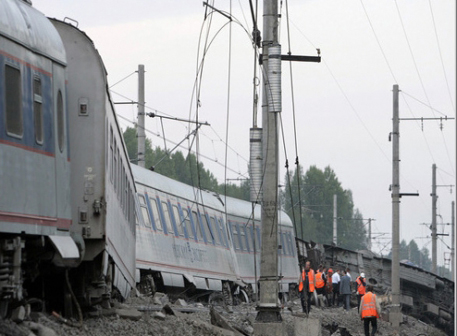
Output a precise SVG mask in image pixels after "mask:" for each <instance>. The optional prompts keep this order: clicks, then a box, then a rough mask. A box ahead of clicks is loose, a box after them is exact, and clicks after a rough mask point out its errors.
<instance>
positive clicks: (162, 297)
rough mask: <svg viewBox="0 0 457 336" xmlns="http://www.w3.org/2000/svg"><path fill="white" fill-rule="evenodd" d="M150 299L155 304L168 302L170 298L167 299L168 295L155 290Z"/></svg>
mask: <svg viewBox="0 0 457 336" xmlns="http://www.w3.org/2000/svg"><path fill="white" fill-rule="evenodd" d="M152 301H153V303H154V304H157V305H164V304H167V303H168V302H170V300H169V299H168V295H167V294H164V293H161V292H156V293H155V294H154V297H153V298H152Z"/></svg>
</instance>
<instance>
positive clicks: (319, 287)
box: [315, 265, 328, 302]
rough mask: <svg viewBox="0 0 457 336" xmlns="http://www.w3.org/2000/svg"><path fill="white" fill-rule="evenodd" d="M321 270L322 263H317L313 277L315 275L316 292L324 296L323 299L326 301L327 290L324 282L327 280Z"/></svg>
mask: <svg viewBox="0 0 457 336" xmlns="http://www.w3.org/2000/svg"><path fill="white" fill-rule="evenodd" d="M323 270H324V268H323V267H322V265H319V268H318V270H317V272H316V275H315V277H316V284H315V287H316V293H317V294H321V295H323V296H324V297H325V301H326V302H328V299H327V292H326V291H325V284H326V282H327V278H326V276H325V273H324V272H323Z"/></svg>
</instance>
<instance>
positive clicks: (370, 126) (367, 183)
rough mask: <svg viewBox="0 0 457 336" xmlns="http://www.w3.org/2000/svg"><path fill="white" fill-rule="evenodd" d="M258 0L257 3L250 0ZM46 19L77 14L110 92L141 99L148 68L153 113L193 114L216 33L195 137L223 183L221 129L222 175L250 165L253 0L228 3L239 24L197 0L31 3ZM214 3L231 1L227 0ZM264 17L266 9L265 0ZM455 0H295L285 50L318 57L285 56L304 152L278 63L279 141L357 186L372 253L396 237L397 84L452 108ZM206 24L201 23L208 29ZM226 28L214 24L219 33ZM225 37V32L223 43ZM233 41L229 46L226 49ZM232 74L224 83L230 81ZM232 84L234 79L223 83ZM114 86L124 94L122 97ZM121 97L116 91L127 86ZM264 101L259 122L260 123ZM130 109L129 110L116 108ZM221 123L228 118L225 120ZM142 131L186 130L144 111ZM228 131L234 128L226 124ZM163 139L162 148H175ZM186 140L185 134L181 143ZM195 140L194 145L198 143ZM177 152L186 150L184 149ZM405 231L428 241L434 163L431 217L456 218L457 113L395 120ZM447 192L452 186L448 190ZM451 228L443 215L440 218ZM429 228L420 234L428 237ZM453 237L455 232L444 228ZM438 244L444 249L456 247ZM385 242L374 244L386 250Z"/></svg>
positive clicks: (175, 134) (438, 107) (433, 105)
mask: <svg viewBox="0 0 457 336" xmlns="http://www.w3.org/2000/svg"><path fill="white" fill-rule="evenodd" d="M254 3H255V2H254ZM283 3H284V7H283V8H282V19H281V25H280V31H281V41H280V42H281V44H282V50H283V54H285V53H287V52H288V51H289V45H288V31H287V15H286V8H285V3H286V2H285V1H284V2H283ZM33 4H34V6H35V7H36V8H37V9H39V10H40V11H42V12H43V13H44V14H45V15H47V16H49V17H54V18H57V19H61V20H63V19H64V18H65V17H69V18H71V19H73V20H75V21H77V22H78V27H79V28H80V29H81V30H83V31H85V32H86V33H87V34H88V36H89V37H90V38H91V39H92V40H93V41H94V43H95V46H96V48H97V49H98V50H99V52H100V54H101V56H102V58H103V61H104V63H105V66H106V69H107V71H108V81H109V83H110V85H113V84H115V83H117V82H119V81H120V80H122V79H123V78H125V77H127V76H129V75H131V76H130V77H128V78H127V79H125V80H123V81H121V82H120V83H118V84H116V85H114V86H113V87H112V90H113V93H112V96H113V98H114V100H115V101H126V99H125V98H123V97H122V96H125V97H127V98H128V99H131V100H137V83H138V82H137V81H138V79H137V75H136V74H134V72H135V71H136V70H137V68H138V64H144V65H145V69H146V105H147V106H148V109H147V111H153V110H154V109H155V110H157V111H158V113H160V114H163V115H169V116H173V117H178V118H185V119H188V118H191V119H195V115H196V103H195V99H193V100H192V93H193V89H194V82H195V75H196V68H197V62H201V56H202V49H200V54H199V55H200V56H199V57H200V59H197V54H198V43H199V37H200V32H201V31H202V32H203V33H202V37H201V38H202V41H205V39H206V36H207V35H208V34H209V41H211V40H212V39H213V38H214V41H213V42H212V44H211V46H210V47H209V49H208V52H207V54H206V58H205V64H204V70H203V76H202V78H201V95H200V99H199V102H200V108H199V120H201V121H208V122H209V123H210V124H211V127H208V126H203V127H202V129H201V133H200V137H199V148H200V154H201V155H204V156H205V157H207V158H208V159H206V158H205V157H203V156H202V157H201V159H202V160H203V162H204V165H205V167H207V168H209V169H210V170H212V171H213V172H214V174H215V175H216V177H217V178H218V180H219V182H223V180H224V175H225V172H224V169H223V166H224V162H225V145H224V142H225V139H226V138H228V145H229V146H230V148H229V149H228V155H227V158H228V167H229V170H227V178H229V179H235V178H239V177H243V176H244V177H246V176H247V160H248V159H249V128H250V127H252V125H253V117H252V115H253V113H252V111H253V108H252V101H253V99H252V98H253V94H252V92H253V87H252V83H253V62H254V61H253V50H252V47H251V42H250V40H249V35H248V34H247V33H246V31H247V32H251V31H252V20H251V14H250V12H249V2H248V1H247V0H244V1H241V0H239V1H232V13H233V17H234V19H235V20H234V21H233V23H232V25H230V24H228V19H227V18H225V17H224V16H222V15H221V14H214V15H211V16H210V18H212V19H213V20H212V22H211V27H210V29H209V30H208V22H209V20H206V21H204V19H205V17H204V14H205V8H204V7H203V6H202V1H201V0H199V1H196V0H193V1H190V0H185V1H184V0H181V1H150V0H130V1H116V2H113V1H107V0H90V1H89V0H78V1H76V0H73V1H70V0H67V1H61V0H59V1H57V0H33ZM213 5H214V6H215V7H217V8H219V9H220V10H223V11H230V2H229V1H216V2H215V3H214V4H213ZM259 6H260V8H259V20H258V24H259V28H260V29H262V17H261V13H262V8H261V4H260V5H259ZM455 7H456V2H455V1H450V0H414V1H412V0H388V1H378V0H348V1H341V0H300V1H299V0H290V1H289V14H290V15H289V27H290V41H291V42H290V44H291V45H290V50H291V52H292V54H294V55H310V56H315V55H316V54H317V53H316V48H319V49H320V50H321V56H322V63H295V64H293V65H292V74H293V93H294V98H295V99H294V106H295V120H296V130H297V143H298V153H296V152H295V146H294V141H295V138H294V128H293V117H292V116H293V111H292V106H293V105H292V98H291V97H292V94H291V92H292V90H291V84H290V83H291V81H290V71H289V64H288V63H286V62H283V112H282V120H283V127H284V130H285V132H284V133H285V134H284V138H285V148H286V150H287V158H288V159H289V162H290V165H291V167H292V168H293V163H294V161H295V156H296V155H298V156H299V160H300V163H301V164H302V165H303V166H304V169H305V170H307V169H308V167H309V166H310V165H316V166H317V167H318V168H320V169H324V168H325V167H326V166H330V167H331V168H332V169H333V170H334V171H335V173H336V175H337V177H338V178H339V181H340V182H341V184H342V186H343V188H345V189H350V190H352V192H353V198H354V203H355V206H356V207H357V208H358V209H359V210H360V212H361V213H362V214H363V216H364V218H374V219H375V221H374V222H373V233H374V234H373V236H374V237H377V236H379V235H378V234H377V233H380V232H383V233H387V234H385V235H384V236H383V237H381V238H386V237H387V239H381V238H380V239H376V240H374V250H376V251H381V250H382V249H383V246H384V245H385V244H387V243H389V242H390V234H391V228H392V219H391V218H392V204H391V194H390V192H389V185H390V184H391V183H392V143H391V142H389V141H388V137H389V133H390V132H391V131H392V87H393V85H394V84H398V85H399V87H400V90H401V94H400V117H401V118H420V117H424V118H439V117H444V116H448V117H452V118H454V117H455V104H456V95H455V92H456V44H455V41H456V8H455ZM202 27H203V30H202ZM219 30H220V32H219ZM230 34H231V43H230V39H229V37H230ZM230 46H231V48H230ZM229 80H230V81H229ZM229 83H230V84H229ZM119 94H120V95H119ZM121 95H122V96H121ZM136 111H137V110H136V106H135V105H132V106H129V105H127V106H126V105H123V106H120V105H118V113H119V115H120V116H121V117H122V119H120V123H121V125H122V127H123V128H124V129H125V128H126V127H127V126H130V127H131V126H132V124H131V123H129V122H127V121H126V120H125V119H127V120H131V121H134V120H135V119H136ZM260 115H261V114H260V110H259V118H258V122H259V125H261V119H260ZM124 118H125V119H124ZM227 121H228V126H227ZM146 126H147V129H148V130H149V131H150V132H151V133H147V136H148V137H149V138H150V139H151V140H152V142H153V145H154V146H161V147H162V148H164V146H165V145H164V140H163V139H162V138H161V137H159V136H157V134H160V135H163V134H165V136H166V138H167V140H170V141H173V142H175V143H177V142H179V141H181V140H182V139H184V137H185V135H186V134H187V132H188V131H189V128H188V127H189V125H188V124H186V123H180V122H176V121H167V120H164V121H163V131H162V124H161V123H160V120H159V119H148V120H147V124H146ZM227 131H228V134H227ZM173 146H174V145H173V144H172V143H170V142H169V143H167V148H168V149H169V148H172V147H173ZM184 146H185V147H186V146H187V143H184ZM280 147H281V154H280V158H281V162H280V163H279V166H280V167H281V173H280V179H281V184H284V174H285V170H284V168H283V167H284V165H285V154H284V150H283V144H282V143H281V145H280ZM194 148H195V147H194ZM181 150H185V149H184V148H182V149H181ZM400 159H401V163H400V173H401V177H400V188H401V190H400V192H402V193H415V192H419V194H420V196H419V197H403V198H402V200H401V206H400V225H401V232H400V237H401V239H405V240H406V241H407V242H409V241H410V240H411V239H415V240H416V242H417V243H418V244H419V246H420V247H422V246H426V247H427V248H428V249H429V250H430V251H431V239H430V230H429V229H428V226H427V225H423V224H424V223H428V224H430V223H431V220H432V215H431V214H432V199H431V197H430V193H431V190H432V187H431V185H432V164H433V163H435V164H436V165H437V167H438V170H437V184H438V185H439V187H438V195H439V199H438V209H437V213H438V214H439V215H440V216H439V217H438V223H439V224H441V223H444V224H446V223H451V202H452V201H453V200H455V192H456V190H455V187H453V188H452V189H451V188H450V187H448V186H449V185H455V184H456V123H455V120H451V121H449V120H448V121H444V122H442V129H441V123H440V122H439V121H424V122H423V123H421V122H420V121H402V122H401V123H400ZM451 190H452V193H451ZM438 230H439V232H440V233H450V231H451V229H450V225H439V226H438ZM424 237H428V238H424ZM442 239H443V241H444V243H445V244H447V245H448V246H451V239H450V237H443V238H442ZM444 243H443V242H441V241H440V242H439V244H438V260H439V263H441V264H443V262H444V255H445V253H447V255H448V254H449V252H450V250H449V249H448V248H447V247H446V245H445V244H444ZM389 250H390V246H387V247H385V248H384V249H383V250H382V253H384V254H386V253H388V252H389Z"/></svg>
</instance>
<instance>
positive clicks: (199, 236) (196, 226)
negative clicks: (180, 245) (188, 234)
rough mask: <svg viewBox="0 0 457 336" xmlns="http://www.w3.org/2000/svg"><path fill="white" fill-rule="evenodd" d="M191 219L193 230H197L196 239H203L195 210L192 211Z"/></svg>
mask: <svg viewBox="0 0 457 336" xmlns="http://www.w3.org/2000/svg"><path fill="white" fill-rule="evenodd" d="M192 219H193V221H194V225H195V230H196V231H197V239H198V241H204V240H203V234H202V228H201V226H200V221H199V219H198V216H197V212H195V211H192Z"/></svg>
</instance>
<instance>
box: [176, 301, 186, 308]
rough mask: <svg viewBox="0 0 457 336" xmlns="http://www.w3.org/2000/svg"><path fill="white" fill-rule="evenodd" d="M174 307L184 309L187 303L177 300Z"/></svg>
mask: <svg viewBox="0 0 457 336" xmlns="http://www.w3.org/2000/svg"><path fill="white" fill-rule="evenodd" d="M175 305H177V306H181V307H186V306H187V302H186V300H183V299H178V300H176V302H175Z"/></svg>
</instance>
